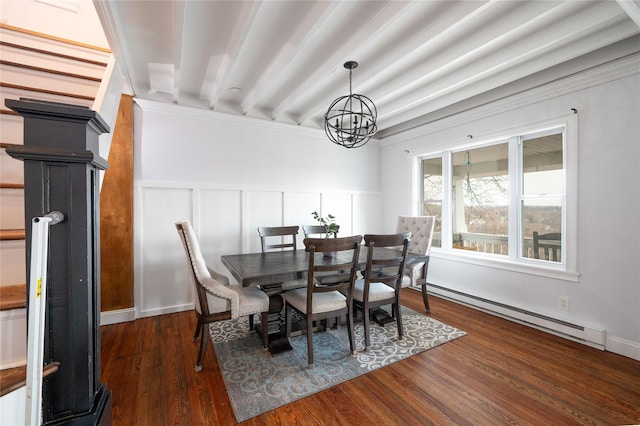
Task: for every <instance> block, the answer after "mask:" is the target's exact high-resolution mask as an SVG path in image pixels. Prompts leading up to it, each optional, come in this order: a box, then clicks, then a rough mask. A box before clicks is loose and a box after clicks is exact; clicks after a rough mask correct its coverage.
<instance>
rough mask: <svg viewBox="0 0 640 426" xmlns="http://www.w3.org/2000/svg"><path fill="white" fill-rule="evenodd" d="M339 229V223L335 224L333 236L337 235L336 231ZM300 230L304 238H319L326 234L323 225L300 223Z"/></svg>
mask: <svg viewBox="0 0 640 426" xmlns="http://www.w3.org/2000/svg"><path fill="white" fill-rule="evenodd" d="M339 230H340V225H336V232H335V234H333V236H334V237H338V231H339ZM302 232H304V237H305V238H319V237H326V236H327V228H325V227H324V225H302Z"/></svg>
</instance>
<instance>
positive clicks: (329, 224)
mask: <svg viewBox="0 0 640 426" xmlns="http://www.w3.org/2000/svg"><path fill="white" fill-rule="evenodd" d="M311 215H312V216H313V218H314V219H315V220H317V221H318V222H320V224H321V225H322V226H324V229H325V231H326V232H325V238H329V237H335V236H336V234H337V233H338V228H339V226H338V224H337V223H336V218H335V216H334V215H332V214H328V215H327V216H326V217H322V216H320V215H319V214H318V212H315V211H314V212H311Z"/></svg>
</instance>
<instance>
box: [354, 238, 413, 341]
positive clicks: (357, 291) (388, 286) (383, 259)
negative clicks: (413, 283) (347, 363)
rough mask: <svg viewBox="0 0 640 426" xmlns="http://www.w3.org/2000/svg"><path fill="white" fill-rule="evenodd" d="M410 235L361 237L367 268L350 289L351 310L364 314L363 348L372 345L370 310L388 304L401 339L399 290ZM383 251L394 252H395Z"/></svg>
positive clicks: (402, 335)
mask: <svg viewBox="0 0 640 426" xmlns="http://www.w3.org/2000/svg"><path fill="white" fill-rule="evenodd" d="M410 238H411V233H410V232H405V233H400V234H387V235H373V234H366V235H365V236H364V245H365V247H367V266H366V268H365V271H364V278H361V279H358V280H356V282H355V285H354V288H353V305H354V310H356V309H361V310H362V312H363V314H364V342H365V343H364V349H365V351H368V350H369V348H370V346H371V337H370V332H369V323H370V317H371V312H372V310H373V308H379V307H380V306H385V305H391V312H392V315H391V316H392V318H395V319H396V323H397V325H398V338H399V339H400V340H402V339H403V337H404V332H403V328H402V314H401V312H400V288H401V286H402V274H403V270H404V262H405V259H406V256H407V249H408V247H409V239H410ZM382 249H396V250H395V252H394V251H389V250H385V251H382Z"/></svg>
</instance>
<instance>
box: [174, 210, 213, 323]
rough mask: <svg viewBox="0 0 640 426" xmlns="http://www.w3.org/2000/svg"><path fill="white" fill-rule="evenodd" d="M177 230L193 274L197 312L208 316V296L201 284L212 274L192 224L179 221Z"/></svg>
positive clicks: (192, 280)
mask: <svg viewBox="0 0 640 426" xmlns="http://www.w3.org/2000/svg"><path fill="white" fill-rule="evenodd" d="M176 229H177V230H178V234H179V235H180V240H181V241H182V246H183V247H184V251H185V254H186V255H187V261H188V263H189V266H190V270H191V273H192V276H191V283H192V284H193V289H194V291H195V293H196V301H195V303H194V305H195V308H196V311H198V312H200V313H202V314H205V315H206V314H208V313H209V308H208V305H207V294H206V291H205V289H204V288H203V287H202V285H201V283H202V280H203V279H205V278H211V274H210V273H209V269H208V268H207V263H206V262H205V260H204V257H203V256H202V252H201V251H200V243H199V242H198V238H197V237H196V234H195V232H194V231H193V227H192V226H191V223H189V222H188V221H186V220H181V221H178V222H176Z"/></svg>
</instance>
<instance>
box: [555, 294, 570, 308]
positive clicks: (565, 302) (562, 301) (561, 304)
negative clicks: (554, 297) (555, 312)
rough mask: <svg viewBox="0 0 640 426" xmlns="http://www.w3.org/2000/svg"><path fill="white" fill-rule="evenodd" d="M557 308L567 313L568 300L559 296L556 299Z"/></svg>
mask: <svg viewBox="0 0 640 426" xmlns="http://www.w3.org/2000/svg"><path fill="white" fill-rule="evenodd" d="M558 308H560V309H562V310H563V311H568V310H569V298H568V297H566V296H559V297H558Z"/></svg>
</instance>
